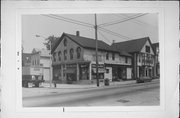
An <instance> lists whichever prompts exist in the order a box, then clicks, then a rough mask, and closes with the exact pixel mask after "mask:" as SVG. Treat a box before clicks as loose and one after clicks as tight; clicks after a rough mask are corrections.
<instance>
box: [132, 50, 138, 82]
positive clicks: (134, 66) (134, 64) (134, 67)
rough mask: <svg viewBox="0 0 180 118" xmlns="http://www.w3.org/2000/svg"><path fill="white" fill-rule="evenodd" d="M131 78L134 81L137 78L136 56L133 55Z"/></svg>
mask: <svg viewBox="0 0 180 118" xmlns="http://www.w3.org/2000/svg"><path fill="white" fill-rule="evenodd" d="M133 69H134V70H133V72H134V73H133V76H134V78H135V79H136V78H137V54H136V53H134V63H133Z"/></svg>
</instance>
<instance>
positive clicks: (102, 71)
mask: <svg viewBox="0 0 180 118" xmlns="http://www.w3.org/2000/svg"><path fill="white" fill-rule="evenodd" d="M92 70H93V72H94V73H96V68H92ZM98 73H105V69H104V68H98Z"/></svg>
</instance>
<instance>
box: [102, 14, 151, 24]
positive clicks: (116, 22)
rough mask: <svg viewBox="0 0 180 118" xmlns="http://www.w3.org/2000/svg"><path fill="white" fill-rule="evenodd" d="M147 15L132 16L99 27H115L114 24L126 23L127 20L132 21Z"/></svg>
mask: <svg viewBox="0 0 180 118" xmlns="http://www.w3.org/2000/svg"><path fill="white" fill-rule="evenodd" d="M147 14H148V13H145V14H140V15H136V16H134V17H130V18H126V19H124V20H116V21H113V22H109V23H104V24H100V25H99V26H100V27H105V26H109V25H115V24H119V23H123V22H126V21H129V20H132V19H135V18H138V17H141V16H144V15H147Z"/></svg>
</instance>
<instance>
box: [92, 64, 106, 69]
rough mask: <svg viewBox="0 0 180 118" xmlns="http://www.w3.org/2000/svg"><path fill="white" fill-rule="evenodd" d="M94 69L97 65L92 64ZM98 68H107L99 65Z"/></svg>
mask: <svg viewBox="0 0 180 118" xmlns="http://www.w3.org/2000/svg"><path fill="white" fill-rule="evenodd" d="M92 68H96V64H92ZM98 68H105V66H104V64H98Z"/></svg>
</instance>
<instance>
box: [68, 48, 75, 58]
mask: <svg viewBox="0 0 180 118" xmlns="http://www.w3.org/2000/svg"><path fill="white" fill-rule="evenodd" d="M69 54H70V59H73V54H74V50H73V49H72V48H71V49H70V53H69Z"/></svg>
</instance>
